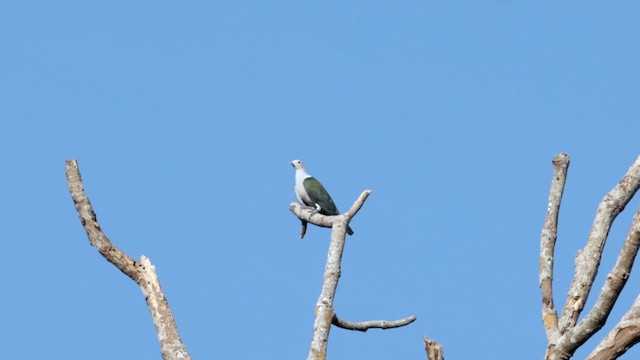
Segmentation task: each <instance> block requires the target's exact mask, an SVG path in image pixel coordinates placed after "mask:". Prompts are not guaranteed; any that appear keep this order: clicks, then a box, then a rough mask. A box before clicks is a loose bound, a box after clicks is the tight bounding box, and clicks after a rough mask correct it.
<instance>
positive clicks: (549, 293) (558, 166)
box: [540, 153, 569, 342]
mask: <svg viewBox="0 0 640 360" xmlns="http://www.w3.org/2000/svg"><path fill="white" fill-rule="evenodd" d="M568 169H569V155H568V154H565V153H561V154H558V155H557V156H556V157H555V158H553V180H552V181H551V191H550V192H549V203H548V204H547V216H546V218H545V220H544V227H543V228H542V236H541V241H540V290H541V291H542V321H543V323H544V328H545V331H546V332H547V339H548V340H549V341H550V342H551V341H553V342H555V341H556V340H557V339H556V338H557V336H558V313H557V311H556V308H555V306H554V305H553V252H554V249H555V246H556V238H557V234H558V214H559V213H560V202H561V201H562V193H563V192H564V184H565V182H566V181H567V170H568Z"/></svg>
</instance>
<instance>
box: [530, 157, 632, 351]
mask: <svg viewBox="0 0 640 360" xmlns="http://www.w3.org/2000/svg"><path fill="white" fill-rule="evenodd" d="M553 164H554V178H553V180H552V184H551V191H550V193H549V205H548V209H547V217H546V219H545V224H544V227H543V231H542V237H541V243H540V244H541V245H540V289H541V292H542V318H543V323H544V326H545V330H546V332H547V338H548V342H549V345H548V347H547V352H546V355H545V359H569V358H570V357H571V356H572V355H573V354H574V352H575V351H576V350H577V349H578V347H580V346H581V345H582V344H584V343H585V342H586V341H587V340H588V339H589V338H590V337H591V336H592V335H593V334H594V333H595V332H597V331H598V330H600V329H601V328H602V326H604V324H605V322H606V320H607V318H608V316H609V314H610V312H611V309H612V308H613V305H614V304H615V302H616V300H617V298H618V296H619V295H620V292H621V291H622V288H623V287H624V285H625V283H626V281H627V279H628V277H629V275H630V272H631V267H632V266H633V261H634V259H635V257H636V255H637V253H638V249H639V247H640V211H639V212H638V213H636V216H635V217H634V220H633V224H632V226H631V229H630V230H629V233H628V235H627V238H626V240H625V243H624V245H623V247H622V249H621V251H620V253H619V255H618V260H617V261H616V264H615V265H614V267H613V269H612V270H611V271H610V272H609V274H608V276H607V279H606V280H605V283H604V285H603V287H602V289H601V290H600V295H599V297H598V299H597V300H596V303H595V305H594V306H593V308H592V309H591V310H590V311H589V313H588V314H587V315H586V316H584V318H583V319H582V320H581V321H580V322H579V323H578V321H577V320H578V318H579V316H580V313H581V312H582V310H583V309H584V305H585V302H586V301H587V297H588V296H589V294H590V292H591V289H592V286H593V281H594V279H595V276H596V273H597V271H598V268H599V266H600V259H601V258H602V251H603V248H604V244H605V242H606V240H607V237H608V235H609V230H610V229H611V226H612V224H613V221H614V220H615V218H616V217H617V216H618V214H620V212H621V211H622V210H624V208H625V206H626V205H627V204H628V203H629V201H630V200H631V198H632V197H633V196H634V194H635V193H636V192H637V191H638V189H639V188H640V157H638V158H637V159H636V161H635V162H634V163H633V164H632V165H631V167H630V168H629V170H628V171H627V173H626V174H625V176H624V177H623V178H622V180H620V182H619V183H618V185H616V186H615V187H614V188H613V189H612V190H611V191H609V193H607V195H606V196H605V197H604V199H603V200H602V202H601V203H600V205H599V206H598V210H597V212H596V217H595V219H594V222H593V226H592V228H591V233H590V234H589V239H588V241H587V245H586V246H585V248H583V249H581V250H580V251H579V252H578V255H577V256H576V259H575V273H574V277H573V280H572V282H571V286H570V289H569V292H568V294H567V301H566V303H565V306H564V309H563V312H562V315H561V316H560V318H559V319H558V316H557V312H556V309H555V307H554V306H553V293H552V283H553V256H554V247H555V242H556V238H557V230H558V229H557V227H558V224H557V221H558V212H559V207H560V200H561V198H562V190H563V188H564V182H565V180H566V175H567V169H568V166H569V157H568V155H566V154H559V155H558V156H556V157H555V158H554V160H553ZM634 306H636V304H634ZM636 319H637V318H636V317H634V309H633V307H632V309H631V310H630V311H629V313H627V315H625V318H623V320H622V321H621V322H620V323H619V324H618V325H617V326H616V328H614V330H612V332H611V333H610V334H609V336H607V338H606V339H605V340H603V342H602V343H601V344H600V345H599V346H598V348H597V349H596V350H594V353H592V355H591V356H592V357H591V358H592V359H596V358H597V359H605V358H606V359H611V358H615V357H617V356H619V355H616V356H614V357H606V356H610V355H611V354H621V353H622V352H624V351H626V349H627V348H628V346H630V345H632V344H635V343H636V342H638V340H639V338H638V337H634V336H633V335H632V334H633V330H632V329H634V327H633V326H635V325H636V324H635V323H634V322H635V320H636ZM629 321H630V322H629ZM632 323H633V326H625V325H623V324H632ZM625 347H626V348H625ZM604 353H606V354H608V355H606V356H604V357H595V356H597V355H595V354H604Z"/></svg>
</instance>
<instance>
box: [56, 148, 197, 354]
mask: <svg viewBox="0 0 640 360" xmlns="http://www.w3.org/2000/svg"><path fill="white" fill-rule="evenodd" d="M66 176H67V184H68V186H69V192H70V193H71V198H72V199H73V202H74V204H75V206H76V210H77V211H78V216H79V217H80V222H81V223H82V226H83V227H84V229H85V231H86V232H87V236H88V237H89V242H90V243H91V245H93V246H95V247H97V248H98V251H99V252H100V254H101V255H102V256H103V257H104V258H105V259H106V260H107V261H109V262H110V263H112V264H113V265H115V266H116V267H117V268H118V269H119V270H120V271H122V272H123V273H124V274H125V275H127V276H128V277H130V278H131V279H132V280H133V281H135V282H136V283H137V284H138V285H140V287H141V289H142V292H143V294H144V296H145V300H146V301H147V306H148V307H149V311H150V312H151V316H152V318H153V323H154V324H155V326H156V331H157V333H158V340H159V341H160V352H161V354H162V358H163V359H165V360H188V359H191V357H190V356H189V353H188V352H187V348H186V347H185V345H184V343H183V342H182V340H181V339H180V334H179V333H178V327H177V325H176V322H175V319H174V317H173V314H172V313H171V309H170V308H169V304H168V303H167V300H166V297H165V296H164V294H163V292H162V288H161V287H160V281H159V280H158V277H157V275H156V272H155V267H154V266H153V265H152V264H151V262H150V261H149V259H147V258H146V257H144V256H142V258H141V261H140V262H137V261H135V260H134V259H133V258H132V257H130V256H128V255H127V254H125V253H124V252H123V251H122V250H120V249H118V248H117V247H116V246H115V245H114V244H113V243H112V242H111V241H110V240H109V238H108V237H107V235H105V234H104V233H103V232H102V229H101V228H100V224H99V223H98V219H97V217H96V213H95V212H94V211H93V207H92V206H91V202H90V201H89V197H88V196H87V195H86V194H85V192H84V186H83V184H82V178H81V176H80V169H79V168H78V162H77V161H76V160H67V162H66Z"/></svg>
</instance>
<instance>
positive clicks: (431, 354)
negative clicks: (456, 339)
mask: <svg viewBox="0 0 640 360" xmlns="http://www.w3.org/2000/svg"><path fill="white" fill-rule="evenodd" d="M424 349H425V350H426V352H427V359H429V360H444V351H443V350H442V345H440V344H438V343H437V342H435V340H433V339H429V338H428V337H426V336H425V337H424Z"/></svg>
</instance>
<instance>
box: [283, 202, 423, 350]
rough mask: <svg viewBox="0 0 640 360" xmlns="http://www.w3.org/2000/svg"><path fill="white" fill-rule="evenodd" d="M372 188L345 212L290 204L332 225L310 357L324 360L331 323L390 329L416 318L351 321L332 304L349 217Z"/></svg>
mask: <svg viewBox="0 0 640 360" xmlns="http://www.w3.org/2000/svg"><path fill="white" fill-rule="evenodd" d="M370 193H371V190H365V191H363V192H362V194H360V196H359V197H358V199H357V200H356V201H355V202H354V204H353V206H351V208H350V209H349V211H347V212H346V213H344V214H341V215H336V216H325V215H321V214H320V213H318V211H317V210H316V209H314V208H310V207H305V206H301V205H300V204H297V203H292V204H291V206H290V208H289V209H290V210H291V212H293V213H294V214H295V215H296V216H298V218H299V219H300V220H302V221H308V222H310V223H312V224H314V225H317V226H322V227H331V242H330V243H329V254H328V255H327V264H326V266H325V271H324V281H323V283H322V290H321V292H320V297H319V298H318V301H317V303H316V317H315V321H314V323H313V337H312V339H311V347H310V349H309V355H308V357H307V359H308V360H324V359H326V354H327V343H328V341H329V331H330V330H331V325H332V324H334V325H336V326H338V327H342V328H347V329H350V330H359V331H366V330H367V329H370V328H374V327H375V328H382V329H390V328H395V327H399V326H405V325H408V324H410V323H412V322H413V321H414V320H415V316H411V317H408V318H405V319H402V320H397V321H392V322H391V321H384V320H382V321H367V322H362V323H351V322H347V321H344V320H341V319H339V318H338V317H337V316H336V313H335V310H334V308H333V300H334V298H335V295H336V290H337V288H338V280H339V279H340V274H341V271H342V270H341V267H342V265H341V262H342V253H343V251H344V245H345V239H346V235H347V234H346V229H347V225H348V224H349V221H351V219H352V218H353V217H354V216H355V215H356V214H357V213H358V211H359V210H360V209H361V208H362V205H364V202H365V201H366V200H367V197H368V196H369V194H370Z"/></svg>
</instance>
